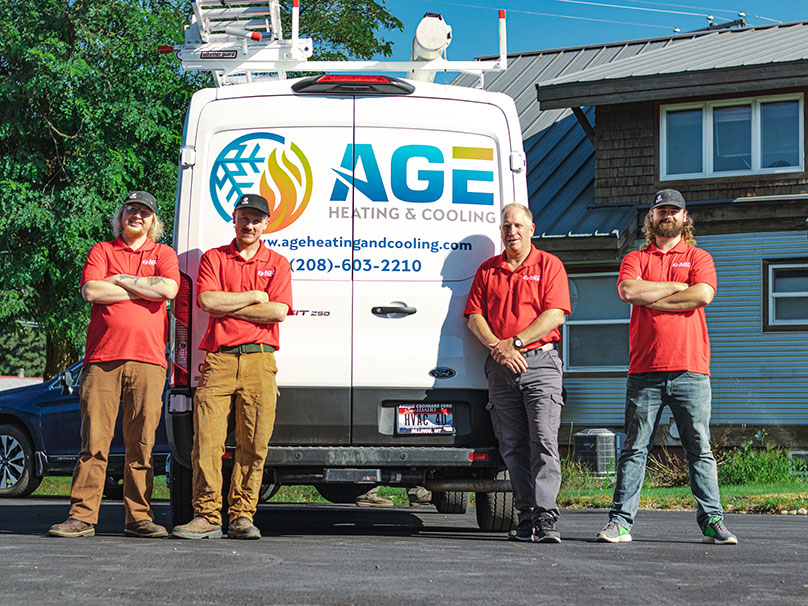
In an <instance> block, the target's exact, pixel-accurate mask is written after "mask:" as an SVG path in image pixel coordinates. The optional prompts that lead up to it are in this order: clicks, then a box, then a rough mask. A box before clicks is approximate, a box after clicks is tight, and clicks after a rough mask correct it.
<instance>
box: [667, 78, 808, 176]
mask: <svg viewBox="0 0 808 606" xmlns="http://www.w3.org/2000/svg"><path fill="white" fill-rule="evenodd" d="M780 101H797V102H798V110H797V117H798V120H799V129H798V137H799V141H798V146H797V149H798V153H799V164H798V165H797V166H775V167H771V168H764V167H761V166H760V162H761V155H762V154H761V151H762V150H761V148H760V146H761V109H760V108H761V105H763V104H766V103H777V102H780ZM739 105H749V106H750V107H751V130H752V133H751V137H752V139H751V141H750V145H751V150H750V159H751V164H752V167H751V168H750V169H748V170H731V171H730V170H727V171H718V172H716V171H715V170H714V167H713V154H714V141H713V128H714V121H713V110H714V109H720V108H722V107H734V106H739ZM693 109H700V110H701V139H702V140H701V154H702V156H701V166H702V171H701V172H697V173H676V174H671V175H669V174H667V172H666V167H667V161H668V154H667V125H668V121H667V114H668V112H677V111H685V110H693ZM804 171H805V114H804V95H803V93H789V94H783V95H767V96H762V97H740V98H737V99H721V100H717V101H702V102H697V103H674V104H666V105H661V106H660V108H659V180H660V181H683V180H687V179H711V178H712V179H714V178H723V177H738V176H744V175H772V174H783V173H801V172H804Z"/></svg>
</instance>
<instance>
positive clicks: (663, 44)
mask: <svg viewBox="0 0 808 606" xmlns="http://www.w3.org/2000/svg"><path fill="white" fill-rule="evenodd" d="M702 35H704V34H703V33H701V32H696V33H692V34H683V35H679V36H669V37H664V38H648V39H642V40H629V41H626V42H610V43H607V44H598V45H585V46H573V47H566V48H556V49H550V50H544V51H531V52H526V53H514V54H511V55H508V69H507V70H506V71H504V72H497V73H494V74H486V76H485V85H484V88H485V89H486V90H489V91H495V92H501V93H505V94H507V95H509V96H510V97H512V98H513V99H514V101H515V103H516V110H517V112H518V114H519V122H520V125H521V128H522V138H523V140H524V146H525V154H526V156H527V186H528V197H529V204H530V209H531V210H532V211H533V215H534V218H535V219H534V220H535V222H536V235H535V237H537V238H547V239H552V238H559V237H563V236H569V237H576V236H579V237H587V236H591V237H608V238H617V237H618V236H619V234H620V233H621V232H622V231H623V230H624V229H626V228H627V226H628V225H630V223H631V221H632V220H633V218H634V216H636V213H635V212H634V211H633V209H628V208H627V207H622V210H621V211H618V210H617V209H615V208H613V207H610V208H603V209H601V208H594V201H595V149H594V147H592V143H590V141H589V139H587V137H586V134H585V133H584V131H583V129H582V128H581V125H580V124H579V123H578V121H577V119H576V118H575V116H574V115H573V113H572V110H570V109H551V110H542V109H541V108H540V107H539V104H538V103H537V102H536V92H535V86H536V84H537V83H538V84H541V83H543V82H548V81H550V80H553V79H554V78H558V77H563V76H566V75H569V74H577V73H579V72H581V71H582V70H584V69H592V68H597V67H599V66H605V65H609V64H610V63H613V62H615V61H620V60H622V59H625V58H628V57H636V56H638V55H643V54H645V53H648V52H651V51H654V50H656V49H661V48H667V47H670V46H671V45H676V44H680V43H682V42H685V41H688V40H692V39H694V38H697V37H699V36H702ZM453 84H457V85H460V86H475V85H476V84H477V77H476V76H473V75H460V76H458V77H457V78H456V79H455V80H454V81H453ZM584 114H585V115H586V117H587V120H589V122H590V123H594V121H595V110H594V107H587V108H584ZM629 215H630V216H629Z"/></svg>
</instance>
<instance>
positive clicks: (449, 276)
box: [166, 73, 527, 530]
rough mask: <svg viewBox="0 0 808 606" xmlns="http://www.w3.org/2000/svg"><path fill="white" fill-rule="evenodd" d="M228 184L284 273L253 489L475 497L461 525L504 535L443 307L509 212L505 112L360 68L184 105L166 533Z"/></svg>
mask: <svg viewBox="0 0 808 606" xmlns="http://www.w3.org/2000/svg"><path fill="white" fill-rule="evenodd" d="M247 192H255V193H260V194H261V195H263V196H264V197H265V198H267V200H268V201H269V205H270V209H272V213H271V216H270V225H269V227H268V229H267V232H265V234H264V236H263V241H264V243H265V244H266V245H267V246H268V247H270V248H272V249H273V250H275V251H277V252H279V253H281V254H283V255H284V256H286V257H287V258H288V259H289V261H290V263H291V266H292V271H293V284H292V287H293V297H294V307H295V314H294V316H291V317H289V318H288V319H287V320H286V321H285V322H284V323H283V325H282V326H281V341H280V350H279V351H278V353H277V354H276V356H277V361H278V368H279V371H278V384H279V389H280V397H279V399H278V405H277V419H276V424H275V431H274V434H273V436H272V439H271V441H270V448H269V455H268V457H267V461H266V468H265V484H266V486H265V494H264V496H265V497H266V496H269V495H271V493H272V492H273V491H274V490H276V489H277V487H278V486H279V485H283V484H313V485H315V486H317V488H318V490H319V491H320V493H321V494H322V495H323V496H324V497H325V498H326V499H329V500H331V501H334V502H353V500H354V499H355V498H356V496H358V495H359V494H361V493H363V492H365V491H367V490H368V489H369V488H370V487H371V486H373V485H374V484H383V485H391V486H413V485H423V486H426V487H427V488H428V489H431V490H432V491H433V493H434V502H435V504H436V506H437V507H438V508H439V510H441V511H445V512H461V511H465V509H466V506H467V504H468V493H469V492H477V493H478V499H477V506H478V521H479V523H480V526H481V527H482V528H483V529H486V530H504V529H507V528H509V527H510V526H511V524H512V507H511V500H510V494H509V493H508V492H507V488H508V482H507V481H505V480H503V478H505V476H504V466H503V464H502V462H501V461H500V459H499V456H498V453H497V450H496V441H495V439H494V436H493V432H492V428H491V423H490V418H489V415H488V412H487V410H486V403H487V385H486V380H485V376H484V374H483V362H484V360H485V357H486V355H487V351H486V350H485V349H484V348H482V347H481V346H480V345H479V343H478V342H477V340H476V339H475V338H474V337H473V336H472V335H471V333H470V332H469V331H468V330H467V328H466V322H465V319H464V318H463V315H462V314H463V307H464V304H465V300H466V295H467V293H468V289H469V287H470V285H471V282H472V278H473V276H474V273H475V271H476V269H477V267H478V266H479V265H480V263H482V262H483V261H484V260H485V259H487V258H488V257H490V256H492V255H493V254H495V253H497V252H499V251H500V250H501V247H500V238H499V231H498V227H499V212H500V208H501V207H502V205H503V204H505V203H508V202H514V201H516V202H520V203H522V204H527V189H526V183H525V175H524V155H523V150H522V141H521V135H520V127H519V122H518V119H517V116H516V111H515V108H514V104H513V101H512V100H511V99H510V98H509V97H507V96H505V95H500V94H493V93H487V92H484V91H482V90H478V89H468V88H462V87H454V86H447V85H438V84H433V83H429V82H418V81H411V80H402V79H396V78H390V77H387V76H382V75H378V74H368V73H361V74H355V75H339V74H333V75H327V76H314V77H310V78H302V79H295V80H274V81H258V82H253V83H243V84H238V85H233V86H220V87H217V88H212V89H205V90H201V91H199V92H197V93H196V94H195V95H194V96H193V99H192V102H191V105H190V107H189V109H188V114H187V119H186V124H185V132H184V140H183V147H182V152H181V157H180V172H179V184H178V189H177V203H176V216H175V229H174V238H175V247H176V250H177V253H178V255H179V259H180V270H181V272H182V284H181V287H180V293H179V295H178V297H177V299H176V301H175V302H174V304H173V306H172V312H173V314H172V315H173V317H172V344H171V348H172V356H173V360H172V365H171V367H172V379H171V388H170V390H169V391H168V394H169V395H168V397H167V402H166V403H167V419H168V425H167V426H168V433H169V440H170V442H171V444H172V460H171V467H170V469H171V484H170V485H171V504H172V513H173V518H174V520H173V521H174V523H175V524H176V523H181V522H184V521H186V520H187V519H190V517H191V515H192V512H191V504H190V499H191V495H190V490H191V488H190V478H191V471H190V466H191V463H190V452H191V446H192V440H193V425H192V414H193V410H192V408H193V401H192V397H193V391H194V388H195V386H196V383H197V380H198V378H199V369H200V367H201V364H202V361H203V358H204V352H203V351H200V350H199V348H198V347H199V343H200V341H201V339H202V337H203V334H204V332H205V328H206V326H207V316H206V314H205V313H204V312H202V311H201V310H200V309H199V307H198V306H196V304H195V298H196V292H195V287H194V284H195V280H196V275H197V267H198V263H199V259H200V257H201V255H202V253H203V252H204V251H206V250H208V249H210V248H213V247H216V246H220V245H222V244H226V243H227V242H229V241H230V240H231V239H232V238H233V228H232V216H231V215H232V212H233V205H234V202H235V201H236V200H237V199H238V197H239V196H240V195H241V194H243V193H247ZM232 446H233V444H232V443H230V444H229V447H228V455H226V456H232ZM226 465H227V459H225V466H226ZM228 476H229V473H228V471H227V470H225V477H228Z"/></svg>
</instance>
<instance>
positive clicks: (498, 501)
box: [475, 471, 518, 532]
mask: <svg viewBox="0 0 808 606" xmlns="http://www.w3.org/2000/svg"><path fill="white" fill-rule="evenodd" d="M509 478H510V475H509V474H508V472H507V471H501V472H499V473H498V474H497V480H507V479H509ZM475 501H476V511H477V525H478V526H479V527H480V530H482V531H483V532H508V531H509V530H513V529H514V528H516V522H517V518H518V515H517V513H516V510H515V509H514V508H513V493H512V492H478V493H476V494H475Z"/></svg>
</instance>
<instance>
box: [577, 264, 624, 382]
mask: <svg viewBox="0 0 808 606" xmlns="http://www.w3.org/2000/svg"><path fill="white" fill-rule="evenodd" d="M609 276H614V278H615V288H616V282H617V278H618V277H619V276H620V271H619V270H613V271H589V272H579V273H568V274H567V278H568V279H569V280H573V279H574V278H604V277H609ZM626 305H628V303H626ZM630 307H631V306H630V305H629V308H630ZM570 315H572V314H570ZM569 317H570V316H567V317H566V319H565V320H564V324H563V325H562V332H561V344H562V351H561V354H562V355H561V358H562V360H563V361H564V372H565V373H567V372H571V373H588V372H589V373H591V372H596V373H604V372H614V373H621V374H624V373H626V372H628V367H629V360H626V364H625V366H570V336H569V326H570V325H572V326H595V325H607V324H609V325H612V324H625V325H626V332H628V325H629V323H630V322H631V311H630V309H629V315H628V317H627V318H625V319H619V320H618V319H613V320H570V319H569Z"/></svg>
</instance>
